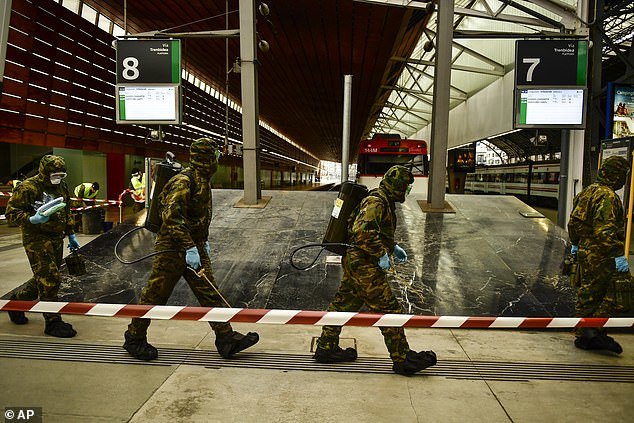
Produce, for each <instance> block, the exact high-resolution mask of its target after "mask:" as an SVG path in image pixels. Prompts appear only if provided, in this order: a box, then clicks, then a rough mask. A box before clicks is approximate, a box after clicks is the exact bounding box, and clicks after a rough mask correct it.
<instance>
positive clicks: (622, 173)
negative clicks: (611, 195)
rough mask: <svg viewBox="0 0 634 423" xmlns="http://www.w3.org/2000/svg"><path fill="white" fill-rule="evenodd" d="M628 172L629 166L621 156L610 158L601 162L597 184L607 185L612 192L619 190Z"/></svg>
mask: <svg viewBox="0 0 634 423" xmlns="http://www.w3.org/2000/svg"><path fill="white" fill-rule="evenodd" d="M629 171H630V164H629V163H628V162H627V160H626V159H625V158H623V157H621V156H611V157H608V158H607V159H605V160H604V161H603V163H602V164H601V168H600V169H599V174H598V175H597V182H598V183H600V184H603V185H607V186H609V187H610V188H612V189H613V190H615V191H616V190H619V189H621V187H623V185H625V180H626V178H627V174H628V173H629Z"/></svg>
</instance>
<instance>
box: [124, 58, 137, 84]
mask: <svg viewBox="0 0 634 423" xmlns="http://www.w3.org/2000/svg"><path fill="white" fill-rule="evenodd" d="M138 66H139V59H137V58H136V57H126V58H125V59H123V72H122V73H121V76H123V78H124V79H127V80H132V79H137V78H138V77H139V70H138V69H137V67H138Z"/></svg>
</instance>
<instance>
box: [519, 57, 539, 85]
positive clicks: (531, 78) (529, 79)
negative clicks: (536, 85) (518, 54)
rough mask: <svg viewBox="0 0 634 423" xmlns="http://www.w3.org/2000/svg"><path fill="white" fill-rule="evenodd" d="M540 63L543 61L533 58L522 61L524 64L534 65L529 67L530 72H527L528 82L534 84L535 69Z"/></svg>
mask: <svg viewBox="0 0 634 423" xmlns="http://www.w3.org/2000/svg"><path fill="white" fill-rule="evenodd" d="M540 61H541V59H538V58H531V57H528V58H525V59H522V63H532V64H531V65H530V66H529V67H528V72H526V82H533V72H534V71H535V68H536V67H537V65H539V62H540Z"/></svg>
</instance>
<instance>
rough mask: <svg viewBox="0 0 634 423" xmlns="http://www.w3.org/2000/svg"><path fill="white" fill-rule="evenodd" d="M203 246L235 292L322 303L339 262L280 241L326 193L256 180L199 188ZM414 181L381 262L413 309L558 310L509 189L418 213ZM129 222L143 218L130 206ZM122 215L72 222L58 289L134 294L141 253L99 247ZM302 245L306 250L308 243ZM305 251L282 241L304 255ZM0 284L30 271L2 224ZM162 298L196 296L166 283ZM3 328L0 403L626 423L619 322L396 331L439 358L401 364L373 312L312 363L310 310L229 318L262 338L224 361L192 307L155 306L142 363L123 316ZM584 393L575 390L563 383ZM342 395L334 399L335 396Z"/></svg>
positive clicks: (544, 249)
mask: <svg viewBox="0 0 634 423" xmlns="http://www.w3.org/2000/svg"><path fill="white" fill-rule="evenodd" d="M213 194H214V218H213V220H212V225H211V227H210V232H211V234H210V239H211V240H212V262H213V265H214V274H215V276H216V279H217V282H218V284H219V286H220V289H221V290H222V291H223V293H224V295H225V296H226V297H227V299H228V300H229V302H230V303H231V304H232V305H233V306H234V307H248V308H267V309H295V310H298V309H299V310H325V308H326V306H327V305H328V302H329V301H330V299H331V298H332V296H333V295H334V292H335V290H336V288H337V285H338V282H339V279H340V277H341V271H340V267H339V266H338V265H337V263H336V256H332V255H326V256H322V257H321V258H320V259H319V260H318V261H317V264H316V265H314V266H313V267H312V268H310V270H308V271H298V270H296V269H293V268H292V267H291V266H290V264H289V261H288V257H289V254H290V252H291V251H293V250H294V249H295V248H297V247H299V246H301V245H305V244H308V243H312V242H319V241H321V238H322V237H323V234H324V232H325V229H326V225H327V222H328V218H329V216H330V211H331V209H332V204H333V201H334V199H335V198H336V193H334V192H297V191H293V192H291V191H288V192H287V191H275V192H271V193H270V194H269V193H268V192H265V193H264V194H265V195H272V197H273V198H272V200H271V202H270V203H269V205H268V206H267V208H265V209H259V210H256V209H241V208H240V209H238V208H233V204H235V202H237V200H238V199H239V198H240V195H241V192H240V191H233V190H214V192H213ZM420 199H421V198H418V197H416V196H412V197H410V198H408V200H407V201H406V202H405V203H404V204H403V205H402V206H399V207H397V209H398V210H397V215H398V219H399V230H398V232H397V239H398V241H399V243H400V245H402V246H403V247H404V248H405V249H406V250H407V251H408V255H409V257H410V260H409V261H408V263H406V264H405V265H401V266H397V267H396V273H394V274H392V275H391V276H390V279H391V283H392V284H393V288H394V290H395V292H396V293H397V296H398V297H399V299H400V300H401V302H402V304H403V308H404V311H405V312H407V313H411V314H425V315H440V316H507V317H521V316H526V317H566V316H572V308H571V307H572V304H573V297H572V291H571V289H570V288H569V286H568V284H567V280H566V279H565V277H562V276H561V275H560V274H559V264H560V262H561V258H562V257H563V252H564V248H565V243H566V240H567V238H566V234H565V232H564V231H562V230H561V229H560V228H558V227H556V226H555V225H554V224H553V223H552V222H550V221H548V220H547V219H543V218H526V217H523V216H522V215H521V214H520V212H521V211H527V210H529V209H530V208H529V207H528V206H526V205H525V204H524V203H522V202H520V201H518V200H516V199H514V198H511V197H498V196H469V195H449V196H448V197H447V200H448V201H449V202H450V203H452V205H453V206H454V207H455V209H456V213H455V214H443V215H439V214H427V215H426V214H423V213H422V212H421V210H420V208H419V206H418V203H417V200H420ZM136 222H142V218H141V217H140V216H137V220H136ZM134 225H135V221H134V220H128V221H126V222H124V223H123V224H121V225H117V226H115V228H114V229H113V230H111V231H109V232H107V233H105V234H102V235H100V236H88V235H80V236H79V240H80V242H81V243H82V246H83V248H82V251H81V252H82V254H83V255H84V256H85V258H86V260H87V268H88V271H89V273H88V274H87V275H85V277H82V278H74V277H70V276H68V275H66V274H65V272H64V282H63V286H62V290H61V297H62V298H61V300H63V301H71V302H98V303H99V302H103V303H119V304H127V303H134V302H136V298H137V295H138V293H139V291H140V289H141V288H142V287H143V286H144V284H145V282H146V281H147V277H148V274H149V271H150V266H151V260H146V261H143V262H140V263H137V264H135V265H123V264H121V263H119V262H117V261H116V259H115V258H114V255H113V253H112V251H113V247H114V244H115V243H116V242H117V240H119V238H120V237H121V235H123V234H124V233H125V232H127V231H128V230H129V229H131V228H132V227H133V226H134ZM120 246H121V255H122V256H124V257H126V258H132V257H136V256H139V255H142V254H144V253H146V252H149V251H151V246H152V236H151V235H150V234H149V233H147V232H146V231H144V230H141V231H137V232H134V233H133V234H132V235H131V236H130V239H128V240H124V241H122V242H121V245H120ZM317 251H318V250H317ZM317 251H309V250H303V252H301V253H299V254H298V255H297V256H296V257H295V261H296V262H298V263H300V264H307V263H309V262H310V261H311V260H312V258H313V257H314V254H316V252H317ZM0 272H2V274H3V278H2V279H1V280H0V293H2V294H5V295H4V298H6V296H7V295H8V293H9V292H10V291H12V290H13V289H15V288H17V287H19V286H20V285H21V284H22V283H24V282H25V281H26V280H27V279H28V278H29V277H30V269H29V266H28V262H27V260H26V255H25V254H24V251H23V249H22V247H21V245H20V239H19V231H18V230H17V229H16V228H8V227H7V226H6V225H2V226H0ZM169 304H170V305H196V302H195V300H194V298H193V296H192V295H191V293H190V292H189V291H188V288H187V287H186V286H185V285H184V284H183V283H182V281H181V283H179V285H178V286H177V288H176V290H175V292H174V295H173V296H172V298H171V300H170V303H169ZM29 317H30V318H31V322H30V323H29V324H28V325H25V326H16V325H13V324H11V323H10V322H9V320H8V317H7V316H6V315H5V314H4V313H2V314H0V357H2V359H1V360H0V372H2V374H3V377H2V378H0V392H1V393H2V394H1V395H0V396H1V398H2V401H1V403H2V405H3V406H4V407H12V406H22V407H26V406H30V407H41V409H42V412H43V414H44V420H43V421H46V422H74V421H77V422H79V421H82V422H83V421H87V420H90V421H104V422H110V421H122V422H124V421H133V422H145V421H159V422H161V421H166V422H167V421H182V422H191V421H200V422H210V421H212V422H213V421H223V422H246V421H255V420H257V421H276V422H296V421H306V422H313V421H314V422H317V421H320V422H323V421H326V422H328V421H332V422H335V421H336V422H339V421H345V422H367V421H391V422H392V421H396V422H412V421H442V422H462V421H470V422H523V421H526V422H537V421H590V422H594V421H596V422H601V421H617V422H618V421H629V419H630V418H631V415H632V413H633V412H634V406H633V405H632V403H631V401H630V399H631V396H632V393H634V336H633V334H632V333H631V331H619V332H618V333H615V334H614V336H615V338H616V339H617V340H618V341H619V342H620V343H621V344H622V345H623V348H624V353H623V354H621V355H620V356H613V355H607V354H599V353H592V352H587V351H581V350H578V349H576V348H575V347H574V346H573V343H572V340H573V339H574V336H573V334H572V332H571V330H570V329H545V330H518V329H513V330H500V329H497V330H495V329H478V330H467V329H459V328H452V329H434V328H425V329H407V330H406V331H407V335H408V339H409V342H410V345H411V347H412V348H413V349H416V350H421V349H425V350H429V349H432V350H434V351H435V352H436V354H437V355H438V358H439V362H438V365H436V366H435V367H432V368H429V369H426V370H424V371H423V372H421V373H420V374H419V375H416V376H414V377H409V378H408V377H403V376H398V375H395V374H393V373H392V372H391V366H390V362H389V360H388V358H387V351H386V350H385V346H384V345H383V339H382V337H381V334H380V332H379V331H378V329H376V328H371V327H345V328H344V329H343V333H342V346H344V347H347V346H353V345H354V346H356V347H357V349H358V351H359V356H360V358H359V360H358V361H356V362H354V363H348V364H341V365H322V364H318V363H316V362H314V361H313V360H312V358H311V356H312V353H311V350H312V349H313V348H314V340H315V338H316V337H317V336H318V335H319V333H320V328H319V327H318V326H312V325H265V324H251V323H249V324H246V323H244V324H235V328H236V330H239V331H257V332H259V333H260V338H261V340H260V342H259V343H258V344H257V345H256V346H254V347H253V348H252V349H249V350H247V351H245V352H243V353H242V354H240V355H239V356H238V357H236V358H235V359H234V360H224V359H221V358H220V356H219V355H218V354H217V353H216V351H215V348H214V347H213V334H212V333H211V331H210V329H209V326H208V325H207V324H205V323H199V322H191V321H179V320H162V321H154V322H153V323H152V326H151V327H150V330H149V341H150V342H151V343H153V344H154V345H155V346H156V347H157V348H158V349H159V354H160V355H159V359H158V360H157V361H155V362H150V363H145V362H139V361H137V360H134V359H132V358H131V357H130V356H128V355H127V353H126V352H125V351H124V350H123V349H122V348H121V345H122V343H123V332H124V331H125V329H126V326H127V324H128V320H127V319H120V318H115V317H94V316H92V317H90V316H67V317H66V318H65V319H66V320H68V321H69V322H71V323H72V324H73V326H74V327H75V328H76V329H77V331H78V335H77V337H75V338H73V339H70V340H60V339H57V338H51V337H48V336H45V335H44V334H43V322H42V319H41V317H40V316H39V315H37V314H36V313H30V314H29ZM581 397H583V398H592V406H587V405H585V404H584V402H583V401H580V400H579V398H581ZM342 398H344V399H345V401H344V400H342Z"/></svg>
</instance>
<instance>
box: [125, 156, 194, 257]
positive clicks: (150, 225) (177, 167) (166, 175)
mask: <svg viewBox="0 0 634 423" xmlns="http://www.w3.org/2000/svg"><path fill="white" fill-rule="evenodd" d="M174 157H175V156H174V153H172V152H171V151H168V152H167V153H165V160H163V161H162V162H160V163H157V164H156V166H155V167H154V183H153V186H152V190H151V192H150V197H149V198H150V207H149V209H148V211H147V214H146V216H145V223H144V224H143V226H137V227H135V228H132V229H131V230H129V231H128V232H126V233H125V234H123V236H121V238H119V240H118V241H117V243H116V244H115V246H114V255H115V257H116V258H117V260H119V261H120V262H121V263H123V264H133V263H138V262H140V261H142V260H145V259H147V258H150V257H154V256H155V255H157V254H162V253H165V252H176V251H178V250H162V251H155V252H153V253H151V254H147V255H145V256H142V257H139V258H137V259H134V260H124V259H122V258H121V257H120V256H119V253H118V250H119V244H120V243H121V241H123V239H124V238H126V237H127V236H128V235H130V234H132V233H133V232H135V231H138V230H141V229H147V230H148V231H150V232H153V233H157V232H158V231H159V229H161V223H162V219H161V213H160V210H159V207H160V204H159V195H160V193H161V191H162V190H163V187H165V185H166V184H167V182H168V181H169V180H170V179H172V177H173V176H175V175H178V174H179V173H180V172H181V170H182V169H183V165H181V164H180V163H178V162H177V161H175V160H174ZM154 200H156V201H154Z"/></svg>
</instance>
